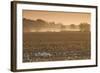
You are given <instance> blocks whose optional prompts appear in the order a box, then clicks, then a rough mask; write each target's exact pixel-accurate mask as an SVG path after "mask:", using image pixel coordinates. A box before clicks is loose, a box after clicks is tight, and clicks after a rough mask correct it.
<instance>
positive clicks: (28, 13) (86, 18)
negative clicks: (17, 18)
mask: <svg viewBox="0 0 100 73" xmlns="http://www.w3.org/2000/svg"><path fill="white" fill-rule="evenodd" d="M23 18H27V19H31V20H37V19H42V20H45V21H47V22H55V23H62V24H63V25H70V24H75V25H79V24H80V23H82V22H86V23H89V24H91V14H90V13H75V12H55V11H39V10H38V11H37V10H23Z"/></svg>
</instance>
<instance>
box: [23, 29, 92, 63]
mask: <svg viewBox="0 0 100 73" xmlns="http://www.w3.org/2000/svg"><path fill="white" fill-rule="evenodd" d="M90 43H91V40H90V32H78V31H77V32H75V31H73V32H24V33H23V62H42V61H62V60H83V59H90V58H91V54H90V53H91V47H90V46H91V45H90Z"/></svg>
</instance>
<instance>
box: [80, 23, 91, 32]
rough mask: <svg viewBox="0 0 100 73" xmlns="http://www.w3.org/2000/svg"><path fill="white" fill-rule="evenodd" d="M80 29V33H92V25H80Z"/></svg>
mask: <svg viewBox="0 0 100 73" xmlns="http://www.w3.org/2000/svg"><path fill="white" fill-rule="evenodd" d="M79 28H80V31H90V24H88V23H80V24H79Z"/></svg>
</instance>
